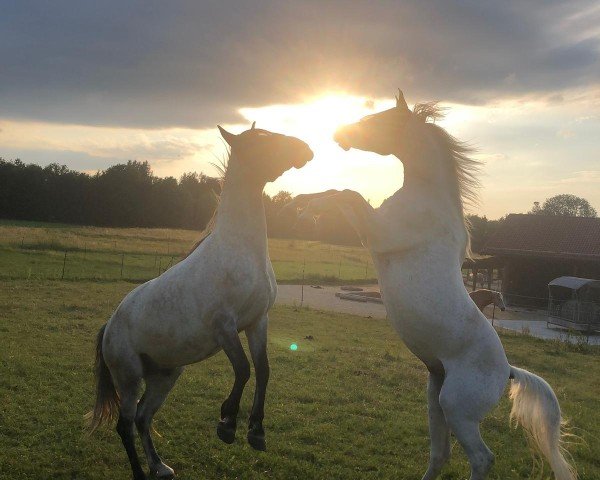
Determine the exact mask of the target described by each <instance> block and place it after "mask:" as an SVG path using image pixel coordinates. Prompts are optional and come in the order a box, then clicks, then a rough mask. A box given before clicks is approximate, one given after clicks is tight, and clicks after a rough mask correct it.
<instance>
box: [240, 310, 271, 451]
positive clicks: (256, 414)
mask: <svg viewBox="0 0 600 480" xmlns="http://www.w3.org/2000/svg"><path fill="white" fill-rule="evenodd" d="M268 323H269V320H268V316H267V315H264V316H263V317H262V318H261V319H260V320H259V321H258V322H257V323H256V324H255V325H253V326H252V327H251V328H249V329H247V330H246V336H247V337H248V345H249V347H250V354H251V356H252V362H253V363H254V370H255V372H256V390H255V391H254V403H253V405H252V412H251V413H250V419H249V421H248V443H249V444H250V446H251V447H252V448H254V449H256V450H263V451H264V450H266V449H267V445H266V442H265V431H264V429H263V425H262V422H263V418H264V416H265V395H266V393H267V383H268V381H269V359H268V357H267V325H268Z"/></svg>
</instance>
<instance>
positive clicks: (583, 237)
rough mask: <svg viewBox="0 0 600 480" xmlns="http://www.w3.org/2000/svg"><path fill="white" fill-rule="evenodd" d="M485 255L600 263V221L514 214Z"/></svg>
mask: <svg viewBox="0 0 600 480" xmlns="http://www.w3.org/2000/svg"><path fill="white" fill-rule="evenodd" d="M482 253H485V254H488V255H519V256H524V255H525V256H536V257H540V256H544V257H546V256H547V257H562V258H577V259H582V260H588V259H589V260H598V261H600V218H583V217H563V216H550V215H525V214H514V213H513V214H510V215H508V217H506V220H505V221H504V222H503V223H502V225H500V226H499V227H498V230H497V231H496V232H495V234H494V235H493V236H492V237H491V238H490V239H489V240H488V241H487V243H486V244H485V246H484V248H483V250H482Z"/></svg>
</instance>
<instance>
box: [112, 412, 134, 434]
mask: <svg viewBox="0 0 600 480" xmlns="http://www.w3.org/2000/svg"><path fill="white" fill-rule="evenodd" d="M133 423H134V421H133V420H132V419H131V418H126V417H124V416H123V415H119V420H118V421H117V427H116V430H117V433H118V434H119V436H120V437H121V438H123V439H128V438H130V437H132V436H133Z"/></svg>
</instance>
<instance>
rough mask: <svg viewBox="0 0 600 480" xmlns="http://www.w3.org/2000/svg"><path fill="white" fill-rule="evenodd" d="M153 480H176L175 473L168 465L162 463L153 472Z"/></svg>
mask: <svg viewBox="0 0 600 480" xmlns="http://www.w3.org/2000/svg"><path fill="white" fill-rule="evenodd" d="M152 478H156V479H158V480H170V479H172V478H175V471H174V470H173V469H172V468H171V467H169V466H168V465H165V464H164V463H162V464H161V465H159V466H158V467H156V468H155V469H153V470H152Z"/></svg>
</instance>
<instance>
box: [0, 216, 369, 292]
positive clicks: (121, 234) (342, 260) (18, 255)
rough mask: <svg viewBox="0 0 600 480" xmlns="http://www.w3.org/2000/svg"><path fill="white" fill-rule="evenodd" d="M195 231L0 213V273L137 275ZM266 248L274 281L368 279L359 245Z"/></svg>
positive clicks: (151, 270) (180, 249)
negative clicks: (35, 219)
mask: <svg viewBox="0 0 600 480" xmlns="http://www.w3.org/2000/svg"><path fill="white" fill-rule="evenodd" d="M201 236H202V233H201V232H198V231H193V230H172V229H165V228H102V227H83V226H77V225H63V224H55V223H38V222H22V221H10V220H0V278H4V279H38V280H41V279H61V278H64V279H70V280H120V279H125V280H130V281H134V282H141V281H145V280H149V279H151V278H154V277H155V276H157V275H159V274H160V272H163V271H164V270H166V269H167V268H168V267H170V266H171V265H173V264H174V263H177V261H178V260H179V259H180V258H182V257H183V256H184V255H185V254H186V253H187V252H188V251H189V250H190V249H191V248H192V246H193V245H194V244H195V243H196V241H197V240H198V239H199V238H200V237H201ZM269 254H270V257H271V261H272V263H273V268H274V270H275V274H276V275H277V280H278V281H279V282H284V283H300V282H301V281H302V279H303V277H304V279H305V281H306V282H309V283H310V282H313V283H315V282H318V283H322V284H326V283H329V284H331V283H340V282H343V283H373V282H375V269H374V267H373V263H372V262H371V261H370V258H369V255H368V253H367V251H366V250H365V249H364V248H362V247H350V246H340V245H329V244H325V243H322V242H318V241H307V240H292V239H269ZM65 255H66V256H65ZM63 266H64V268H63Z"/></svg>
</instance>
